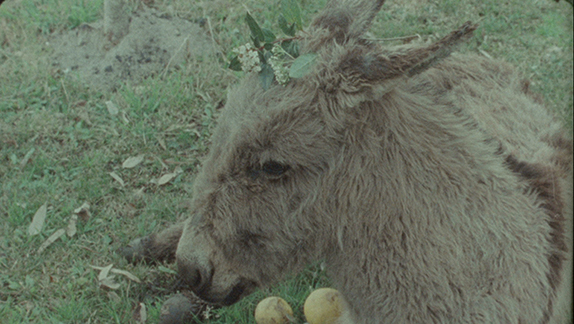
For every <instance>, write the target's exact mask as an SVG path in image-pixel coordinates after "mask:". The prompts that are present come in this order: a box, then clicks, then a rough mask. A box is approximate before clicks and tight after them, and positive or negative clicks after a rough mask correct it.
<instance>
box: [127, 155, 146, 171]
mask: <svg viewBox="0 0 574 324" xmlns="http://www.w3.org/2000/svg"><path fill="white" fill-rule="evenodd" d="M144 157H145V155H144V154H140V155H138V156H132V157H129V158H127V159H126V160H125V161H124V163H122V168H124V169H131V168H135V167H136V166H138V164H140V163H142V161H143V160H144Z"/></svg>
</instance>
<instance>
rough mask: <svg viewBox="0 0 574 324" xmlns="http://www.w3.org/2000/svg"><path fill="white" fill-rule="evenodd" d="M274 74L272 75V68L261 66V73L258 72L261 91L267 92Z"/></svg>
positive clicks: (267, 65)
mask: <svg viewBox="0 0 574 324" xmlns="http://www.w3.org/2000/svg"><path fill="white" fill-rule="evenodd" d="M274 78H275V74H274V73H273V68H272V67H271V65H269V64H262V65H261V72H259V81H260V82H261V87H263V90H267V89H269V88H270V87H271V85H272V84H273V79H274Z"/></svg>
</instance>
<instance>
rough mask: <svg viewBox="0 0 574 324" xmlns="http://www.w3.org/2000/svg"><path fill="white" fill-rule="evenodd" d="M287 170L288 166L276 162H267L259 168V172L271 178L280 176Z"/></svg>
mask: <svg viewBox="0 0 574 324" xmlns="http://www.w3.org/2000/svg"><path fill="white" fill-rule="evenodd" d="M287 170H289V166H288V165H285V164H281V163H279V162H276V161H267V162H265V163H263V165H262V166H261V171H263V172H265V173H266V174H268V175H271V176H280V175H282V174H283V173H285V172H286V171H287Z"/></svg>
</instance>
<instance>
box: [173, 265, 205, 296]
mask: <svg viewBox="0 0 574 324" xmlns="http://www.w3.org/2000/svg"><path fill="white" fill-rule="evenodd" d="M177 268H178V273H179V276H180V278H181V279H182V280H183V282H184V283H185V284H186V285H187V286H189V288H191V290H193V291H194V292H195V293H198V292H201V291H203V290H204V289H205V288H206V287H207V286H208V285H209V281H210V280H211V279H210V278H209V277H210V276H209V275H207V274H210V272H206V271H205V270H207V269H201V268H200V267H199V266H197V265H195V264H193V263H191V262H189V261H185V260H178V261H177ZM202 270H204V271H203V272H202Z"/></svg>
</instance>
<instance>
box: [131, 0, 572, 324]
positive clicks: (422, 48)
mask: <svg viewBox="0 0 574 324" xmlns="http://www.w3.org/2000/svg"><path fill="white" fill-rule="evenodd" d="M382 3H383V0H332V1H331V2H329V4H328V5H327V7H326V8H325V9H324V10H323V11H322V12H321V13H320V14H319V15H318V16H317V17H316V18H315V19H314V20H313V22H312V24H311V26H310V27H309V28H308V29H307V30H306V32H305V33H304V34H303V35H304V39H303V40H301V53H303V54H304V53H311V52H312V53H316V54H317V61H316V63H315V65H314V66H313V68H312V70H311V71H310V72H309V73H308V74H307V75H306V76H304V77H302V78H299V79H293V80H291V81H290V82H289V83H287V84H286V85H278V84H275V85H273V86H271V88H269V89H268V90H266V91H264V90H263V89H262V88H261V85H260V84H259V81H258V76H257V75H248V76H247V77H246V78H245V79H244V80H243V81H242V82H241V83H240V84H239V85H237V86H236V87H234V88H233V89H231V90H230V92H229V98H228V101H227V104H226V107H225V108H224V110H223V112H222V113H221V117H220V118H219V122H218V127H217V129H216V131H215V133H214V135H213V140H212V141H213V144H212V146H211V151H210V153H209V155H208V157H207V158H206V160H205V162H204V163H203V168H202V169H201V171H200V172H199V174H198V176H197V179H196V180H195V187H194V195H193V200H192V206H193V211H192V214H191V215H190V217H189V219H187V220H185V221H184V222H183V223H180V224H177V225H175V226H173V227H171V228H169V229H167V230H165V231H164V232H162V233H159V234H154V235H150V236H149V237H146V238H145V239H144V240H142V241H140V246H139V248H140V250H139V251H137V253H136V254H138V255H139V256H141V257H145V258H148V259H157V260H161V259H172V260H173V259H175V260H176V261H177V265H178V268H179V272H180V274H181V276H182V277H183V278H185V279H186V281H187V282H188V284H189V286H190V288H191V289H192V290H193V291H194V292H195V293H196V294H197V295H198V296H200V297H201V298H203V299H205V300H207V301H210V302H214V303H219V304H221V305H229V304H232V303H235V302H236V301H238V300H239V299H240V298H242V297H243V296H245V295H247V294H249V293H251V292H253V291H254V289H256V287H262V286H268V285H271V284H274V283H276V282H278V281H279V280H280V279H281V278H282V277H284V275H286V274H289V273H294V272H296V271H298V270H299V269H301V268H302V267H303V266H305V265H306V264H309V263H310V262H313V261H316V260H325V262H326V265H327V269H328V273H329V275H330V277H331V278H332V280H333V282H334V285H335V287H336V288H338V289H339V290H340V291H341V293H342V294H343V295H344V296H345V298H346V300H347V302H348V305H347V306H348V307H347V312H346V313H345V314H344V316H343V317H342V318H341V319H340V323H355V324H359V323H400V324H404V323H515V324H519V323H520V324H527V323H537V324H538V323H563V322H566V321H568V320H569V316H570V314H571V313H570V312H571V303H572V299H571V293H572V280H571V279H572V272H571V271H572V255H571V254H572V222H571V221H572V208H571V207H572V141H571V139H570V138H569V135H568V134H567V133H566V132H565V131H563V130H562V129H561V124H560V122H558V121H556V120H555V119H554V118H553V117H552V116H551V114H550V113H549V112H548V110H547V109H546V108H545V107H544V106H543V104H542V102H541V100H540V99H539V97H537V96H536V95H535V94H533V93H531V91H530V90H529V82H528V81H527V80H524V79H522V78H521V77H520V75H519V74H518V73H516V72H515V70H514V69H513V68H512V67H511V66H509V65H508V64H505V63H502V62H499V61H495V60H492V59H487V58H484V57H479V56H474V55H464V56H463V55H456V54H453V55H449V54H450V52H451V51H452V50H453V46H454V45H455V44H456V43H458V42H459V41H460V40H462V39H464V38H465V37H466V36H468V35H470V34H471V33H472V31H473V29H474V28H475V26H473V25H471V24H465V25H464V26H462V27H461V28H460V29H459V30H457V31H455V32H453V33H451V34H450V35H448V36H446V37H445V38H443V39H442V40H440V41H438V42H436V43H434V44H430V45H429V44H427V45H419V46H418V47H417V46H415V45H412V46H396V47H384V46H381V45H380V44H375V43H372V42H369V41H368V40H366V39H364V38H363V34H364V33H365V32H366V30H367V29H368V27H369V26H370V24H371V21H372V20H373V18H374V16H375V15H376V13H377V12H378V11H379V9H380V7H381V6H382Z"/></svg>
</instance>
